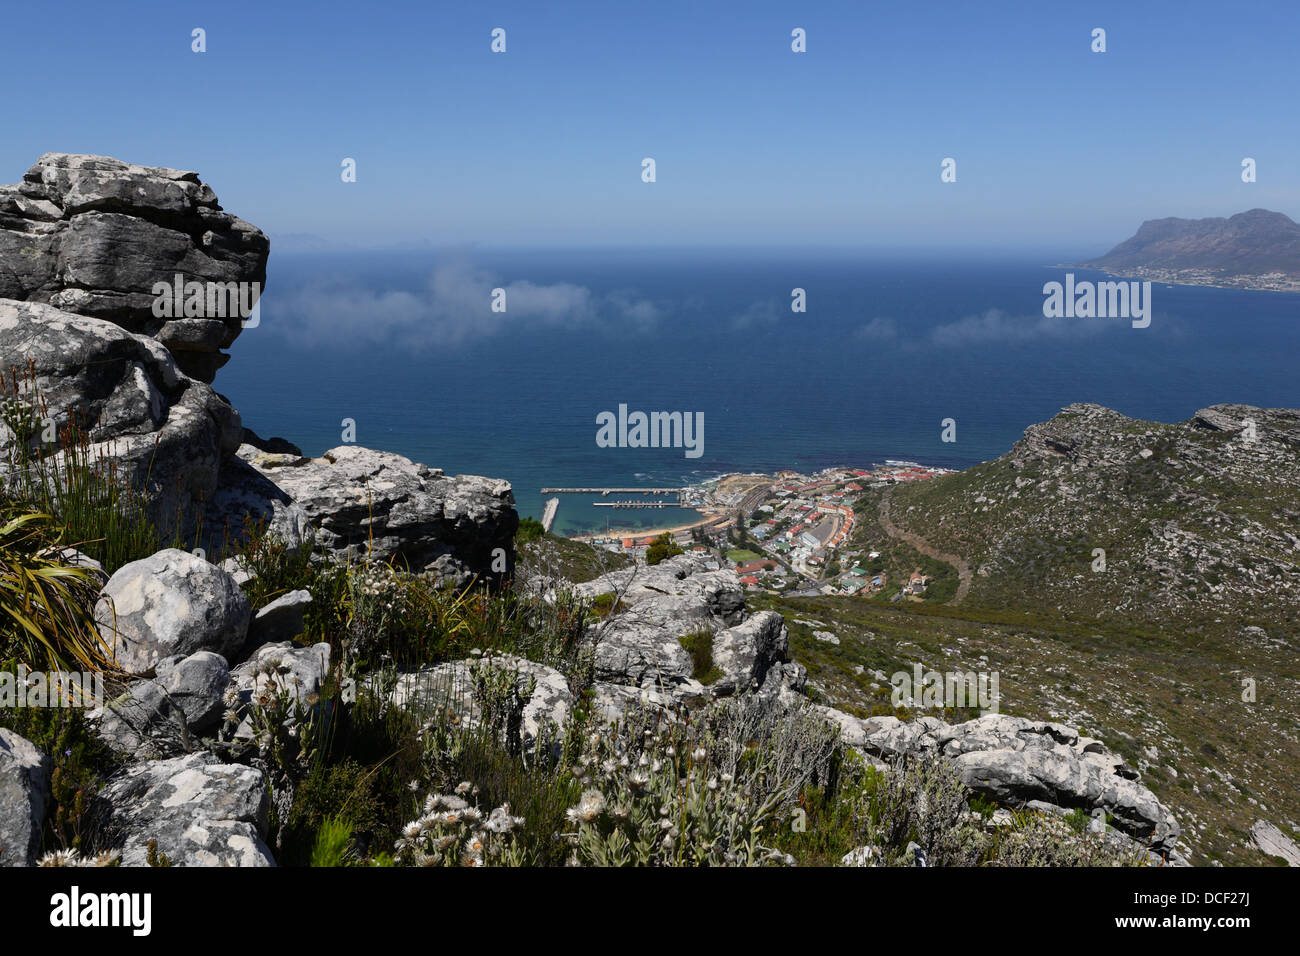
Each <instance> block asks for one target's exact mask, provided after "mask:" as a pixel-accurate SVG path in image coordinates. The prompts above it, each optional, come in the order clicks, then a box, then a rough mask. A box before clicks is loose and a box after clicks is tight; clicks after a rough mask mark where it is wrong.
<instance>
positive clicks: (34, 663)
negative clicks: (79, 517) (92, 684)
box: [0, 500, 115, 671]
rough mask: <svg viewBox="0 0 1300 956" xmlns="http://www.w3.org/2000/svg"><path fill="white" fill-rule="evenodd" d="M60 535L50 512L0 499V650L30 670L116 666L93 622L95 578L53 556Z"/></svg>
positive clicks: (5, 655) (0, 654) (96, 591)
mask: <svg viewBox="0 0 1300 956" xmlns="http://www.w3.org/2000/svg"><path fill="white" fill-rule="evenodd" d="M61 537H62V531H61V529H60V528H59V526H58V525H57V524H56V523H55V522H54V520H53V519H52V518H51V517H50V516H49V515H46V514H40V513H37V512H32V511H28V510H26V509H24V508H22V507H20V506H17V505H15V504H13V503H12V502H9V501H4V500H0V656H4V657H8V656H15V657H17V658H18V659H19V661H21V662H22V663H24V664H26V665H27V666H28V667H29V668H31V669H32V670H34V671H56V670H57V671H62V670H83V671H102V670H114V669H115V665H114V664H113V659H112V651H111V649H110V648H109V647H108V645H107V644H106V643H105V642H104V640H103V638H101V637H100V635H99V631H98V629H97V628H96V626H95V618H94V605H95V600H96V598H97V597H98V594H99V581H98V580H97V579H96V577H95V575H94V573H93V572H91V571H90V569H88V568H82V567H71V566H69V565H66V564H63V563H62V562H60V561H59V560H57V559H56V558H55V557H54V555H53V553H52V552H53V551H56V550H57V549H58V547H59V546H60V543H61ZM74 665H75V666H74Z"/></svg>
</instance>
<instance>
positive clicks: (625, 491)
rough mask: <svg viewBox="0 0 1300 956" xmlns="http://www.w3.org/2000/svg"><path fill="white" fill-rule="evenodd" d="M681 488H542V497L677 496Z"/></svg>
mask: <svg viewBox="0 0 1300 956" xmlns="http://www.w3.org/2000/svg"><path fill="white" fill-rule="evenodd" d="M681 492H682V489H681V488H543V489H542V494H544V495H601V496H607V495H679V494H681Z"/></svg>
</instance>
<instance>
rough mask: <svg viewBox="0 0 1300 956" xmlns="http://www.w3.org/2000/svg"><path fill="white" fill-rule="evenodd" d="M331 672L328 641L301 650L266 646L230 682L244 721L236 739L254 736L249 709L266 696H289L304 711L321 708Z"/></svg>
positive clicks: (289, 645)
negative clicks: (322, 697) (323, 688)
mask: <svg viewBox="0 0 1300 956" xmlns="http://www.w3.org/2000/svg"><path fill="white" fill-rule="evenodd" d="M329 671H330V646H329V644H328V643H327V642H321V643H320V644H314V645H312V646H311V647H299V646H297V645H296V644H294V643H293V642H291V641H281V642H279V643H275V644H263V645H262V646H261V647H259V648H257V649H256V650H255V651H253V653H252V655H251V656H250V657H249V658H248V660H246V661H244V663H242V664H240V665H239V666H238V667H236V668H235V669H234V670H232V671H231V672H230V683H231V686H232V687H233V688H234V690H235V693H236V695H237V698H238V699H237V703H236V705H235V707H234V708H233V709H234V710H235V712H236V713H238V714H239V715H240V717H241V718H242V719H241V720H240V723H239V726H238V727H237V728H236V730H235V736H236V737H238V738H240V739H248V738H251V737H252V736H253V723H252V720H251V719H250V717H249V715H248V708H249V706H250V705H252V704H255V703H257V702H258V701H259V699H261V698H263V697H264V696H265V695H279V694H288V695H289V696H290V697H292V699H293V700H294V701H295V702H296V703H297V704H298V705H300V706H302V707H303V708H305V709H308V710H310V709H313V708H316V707H318V706H319V705H320V703H321V701H320V691H321V685H323V684H324V683H325V678H326V677H327V676H328V675H329Z"/></svg>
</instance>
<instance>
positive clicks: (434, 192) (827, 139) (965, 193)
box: [0, 0, 1300, 254]
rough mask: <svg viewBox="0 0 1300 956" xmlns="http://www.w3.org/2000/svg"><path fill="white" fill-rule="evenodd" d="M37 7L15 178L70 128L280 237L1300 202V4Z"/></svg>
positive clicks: (702, 237) (1029, 234) (1101, 244)
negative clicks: (649, 173) (650, 179)
mask: <svg viewBox="0 0 1300 956" xmlns="http://www.w3.org/2000/svg"><path fill="white" fill-rule="evenodd" d="M40 21H41V22H40V23H36V22H33V23H32V24H30V25H29V26H28V27H26V28H24V29H22V30H21V31H20V36H21V42H17V40H15V42H12V43H10V44H7V45H6V54H5V59H6V65H7V70H6V73H7V76H8V78H9V95H8V96H7V97H6V105H7V107H8V113H7V116H6V124H5V125H6V134H5V136H4V137H3V138H0V181H3V182H16V181H17V180H18V179H19V178H20V176H21V175H22V173H23V171H24V170H25V169H26V168H27V167H28V166H29V165H30V164H31V163H32V162H33V161H34V160H35V159H36V157H37V156H38V155H39V154H40V153H42V152H45V151H52V150H53V151H67V152H94V153H103V154H108V155H113V156H117V157H119V158H122V159H126V160H129V161H132V162H138V163H143V164H147V165H164V166H172V167H178V168H186V169H195V170H197V171H199V173H200V174H201V175H202V176H203V177H204V179H205V180H207V181H208V182H209V183H210V184H211V185H212V186H213V188H214V189H215V190H216V191H217V194H218V196H219V197H220V198H221V201H222V204H223V206H225V208H227V209H230V210H232V211H234V212H236V213H238V214H239V215H241V216H243V217H244V218H246V219H248V220H250V221H252V222H254V223H256V224H257V225H258V226H260V227H262V228H263V229H265V230H266V231H267V232H268V233H269V234H271V236H272V239H273V241H275V240H277V239H281V240H282V241H283V243H284V245H283V246H282V248H288V247H289V246H290V245H291V244H292V242H293V239H292V237H293V236H294V235H295V234H307V235H311V236H316V237H321V238H323V239H325V240H327V241H328V242H330V243H332V244H336V245H364V246H376V247H382V246H386V245H391V244H398V243H425V242H427V243H431V244H435V245H447V244H472V243H482V244H488V245H541V244H547V245H551V244H560V245H594V244H622V245H682V244H685V243H700V244H719V245H725V244H754V243H757V244H764V245H771V246H787V245H793V246H799V245H865V246H881V245H901V246H916V247H928V246H945V247H981V248H1007V249H1013V248H1014V249H1028V248H1041V247H1048V248H1051V249H1052V250H1069V251H1074V250H1077V251H1078V252H1079V253H1081V254H1082V253H1087V252H1096V253H1100V252H1101V251H1104V250H1105V249H1106V248H1108V247H1109V246H1110V245H1112V244H1114V243H1115V242H1118V241H1119V240H1121V239H1123V238H1126V237H1127V236H1128V235H1130V234H1131V233H1132V232H1133V231H1134V230H1135V229H1136V227H1137V225H1138V224H1139V222H1140V221H1141V220H1143V219H1147V218H1154V217H1160V216H1169V215H1179V216H1188V217H1200V216H1211V215H1230V214H1232V213H1234V212H1239V211H1242V210H1244V209H1248V208H1252V207H1256V206H1263V207H1265V208H1270V209H1276V210H1280V211H1282V212H1285V213H1287V214H1288V215H1291V216H1292V217H1293V218H1300V117H1298V116H1297V103H1296V99H1295V96H1296V90H1297V88H1300V67H1298V66H1297V62H1296V54H1295V39H1296V36H1297V27H1298V26H1300V4H1297V3H1295V2H1293V0H1279V2H1273V3H1254V2H1220V3H1200V2H1188V0H1181V2H1143V3H1132V2H1124V3H1095V2H1090V3H1087V4H1067V3H1054V2H1044V0H1035V2H1024V3H1019V2H1006V3H1002V2H993V0H990V2H954V3H950V4H942V3H894V4H884V3H875V2H866V0H856V2H846V3H839V2H816V3H812V2H806V0H805V2H801V3H800V2H793V3H768V2H725V3H724V2H710V0H695V2H685V3H675V2H664V0H656V2H652V3H630V2H629V3H624V2H612V0H604V2H593V3H585V2H572V3H542V2H539V0H527V2H521V3H490V2H475V3H470V2H465V3H455V4H452V3H439V2H430V0H424V2H419V3H388V4H383V3H373V4H367V3H328V2H313V3H286V2H269V0H263V2H258V3H246V2H238V0H235V2H222V3H150V2H140V3H132V4H130V5H118V4H105V3H102V2H96V3H85V2H80V0H76V2H73V3H70V4H63V5H61V6H60V8H59V13H58V14H57V16H55V15H53V14H42V16H41V18H40ZM194 27H203V28H204V29H205V30H206V31H207V46H208V49H207V52H206V53H202V54H196V53H193V52H191V50H190V42H191V40H190V31H191V29H192V28H194ZM494 27H502V28H504V29H505V30H506V31H507V44H508V50H507V52H506V53H505V54H504V55H497V54H493V53H491V52H490V50H489V43H490V32H491V30H492V29H493V28H494ZM794 27H803V28H804V29H806V30H807V36H808V52H807V53H804V54H795V53H792V52H791V50H790V31H791V29H792V28H794ZM1094 27H1103V28H1105V29H1106V31H1107V45H1108V51H1107V52H1106V53H1104V54H1094V53H1092V52H1091V51H1090V49H1089V45H1090V33H1091V30H1092V29H1093V28H1094ZM646 156H651V157H654V158H655V160H656V163H657V173H658V181H657V182H656V183H654V184H646V183H643V182H642V181H641V176H640V172H641V165H640V164H641V160H642V158H643V157H646ZM948 156H951V157H954V158H955V159H956V160H957V164H958V165H957V172H958V181H957V182H956V183H954V184H944V183H941V182H940V179H939V171H940V161H941V160H942V159H943V158H944V157H948ZM1245 156H1250V157H1253V158H1254V159H1256V161H1257V162H1258V170H1259V181H1258V182H1256V183H1254V184H1251V185H1246V184H1243V183H1242V182H1241V181H1240V163H1241V160H1242V158H1243V157H1245ZM344 157H353V158H355V159H356V160H357V164H358V167H357V168H358V181H357V182H356V183H348V184H345V183H342V182H341V181H340V176H339V172H340V162H341V160H342V159H343V158H344Z"/></svg>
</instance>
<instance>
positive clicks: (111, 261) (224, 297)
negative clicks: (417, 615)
mask: <svg viewBox="0 0 1300 956" xmlns="http://www.w3.org/2000/svg"><path fill="white" fill-rule="evenodd" d="M268 252H269V243H268V241H267V238H266V236H265V235H263V233H262V232H261V231H260V230H258V229H256V228H255V227H254V226H252V225H250V224H248V223H247V222H244V221H243V220H242V219H239V218H238V217H236V216H233V215H231V214H229V213H226V212H223V211H222V209H221V206H220V205H219V204H218V203H217V200H216V196H215V195H214V194H213V192H212V190H211V189H210V188H209V187H208V186H207V185H206V184H204V183H203V182H202V181H201V180H200V179H199V177H198V176H197V174H195V173H193V172H185V171H178V170H174V169H166V168H160V167H147V166H138V165H133V164H130V163H124V162H122V161H120V160H116V159H110V158H107V157H103V156H83V155H69V154H64V153H47V154H46V155H44V156H42V157H41V158H40V159H39V160H38V161H37V162H36V164H35V165H34V166H32V168H31V169H29V170H28V171H27V174H26V176H25V177H24V178H23V181H22V182H21V183H19V184H18V185H16V186H3V187H0V371H3V372H5V373H8V372H9V370H10V369H14V368H17V369H20V370H29V372H30V374H29V375H28V376H27V379H28V380H27V381H25V382H24V383H22V386H21V388H20V391H21V393H22V394H21V395H20V396H19V397H20V398H21V399H26V400H29V401H28V406H29V407H28V409H27V410H26V412H24V413H22V414H23V415H24V417H25V418H26V419H27V420H26V421H25V425H26V426H28V428H27V430H28V431H29V432H30V435H28V436H23V440H25V441H28V442H29V443H30V444H31V446H32V448H31V450H35V447H36V445H37V444H41V445H43V446H44V447H43V448H42V451H43V453H48V452H49V447H48V446H49V442H50V441H51V439H53V438H54V436H52V435H50V434H49V431H50V429H49V428H48V427H47V424H48V425H52V426H53V428H54V431H56V432H58V431H59V430H61V429H62V428H63V427H64V426H65V425H67V424H68V422H69V421H70V420H74V421H75V422H76V423H77V424H78V425H79V426H80V427H81V428H82V429H84V430H85V431H86V432H87V433H88V435H89V438H90V440H91V442H93V443H94V445H93V446H92V448H91V449H90V457H91V458H92V459H94V460H95V461H97V462H100V463H108V464H111V465H112V466H113V467H115V468H116V469H117V472H118V475H119V477H121V478H122V479H124V480H125V481H128V482H130V483H131V484H133V485H134V486H135V487H136V488H139V489H142V490H143V491H144V492H145V494H146V498H147V501H148V504H149V507H150V510H151V517H152V518H153V519H154V521H155V522H156V523H157V524H159V525H160V526H161V527H162V528H163V530H164V531H172V530H176V531H179V532H180V533H181V534H182V535H183V536H184V537H185V538H186V540H187V541H191V539H198V540H192V543H193V544H195V545H197V546H200V547H203V548H205V550H207V551H215V550H217V549H218V548H220V547H221V546H222V545H223V544H225V543H226V542H227V541H229V540H232V539H234V540H237V539H238V538H240V537H241V536H242V535H243V532H244V529H245V527H246V523H247V522H250V521H251V522H252V524H253V525H255V526H256V525H261V526H263V527H265V528H266V529H267V530H268V531H270V532H271V533H273V534H274V535H276V536H277V537H279V538H281V539H282V540H284V541H285V542H286V543H287V544H289V546H290V547H291V548H294V549H298V548H301V547H304V546H306V545H308V544H309V543H313V542H314V543H315V544H316V545H317V546H319V547H321V548H322V549H324V550H325V551H328V552H335V553H343V552H348V551H369V553H370V554H371V555H372V556H373V557H375V558H376V559H380V560H387V559H390V558H399V559H401V560H402V561H403V562H405V563H406V564H407V565H408V566H410V567H411V568H412V569H413V570H419V571H429V572H432V573H434V574H436V575H438V576H440V577H441V578H442V579H444V580H445V581H447V582H449V583H456V584H467V583H469V582H470V581H472V580H475V579H477V580H488V579H491V580H494V581H496V580H501V579H503V578H505V577H507V576H509V575H510V574H511V573H512V572H513V563H514V546H513V539H514V532H515V529H516V527H517V525H518V516H517V514H516V513H515V511H514V507H513V506H514V498H513V496H512V495H511V493H510V486H509V484H508V483H506V482H503V481H497V480H493V479H488V478H478V477H469V476H457V477H454V478H453V477H448V476H445V475H444V474H443V473H442V472H441V471H439V470H437V469H432V468H427V467H426V466H424V465H421V464H417V463H415V462H412V461H410V460H408V459H406V458H402V457H401V456H400V455H392V454H388V453H386V452H379V451H371V450H369V449H364V448H358V447H356V446H344V447H342V448H336V449H334V450H332V451H330V452H327V453H326V454H325V455H324V456H322V457H321V458H316V459H310V458H304V457H303V456H302V455H301V453H300V451H299V449H298V448H297V446H295V445H293V444H292V443H291V442H288V441H286V440H285V439H282V438H272V439H261V438H259V437H258V436H257V435H256V434H255V433H253V432H251V431H249V430H248V429H246V428H244V427H243V423H242V421H241V419H240V416H239V414H238V412H236V411H235V410H234V409H233V408H232V407H231V406H230V404H229V403H228V402H227V401H226V400H225V399H224V398H222V397H221V396H220V395H218V394H217V393H216V392H214V391H213V390H212V388H211V387H210V383H211V381H212V379H213V376H214V375H215V373H216V371H217V369H219V368H220V367H221V366H222V365H223V364H224V363H225V362H226V360H227V358H228V356H227V355H226V354H225V353H224V352H222V349H225V348H227V347H228V346H229V345H230V344H231V343H232V342H233V341H234V340H235V337H236V336H237V335H239V334H240V331H241V329H242V328H243V327H244V326H245V325H246V324H248V325H250V326H251V323H250V322H247V321H246V319H245V317H244V315H242V314H241V313H240V312H238V311H232V310H231V308H230V306H231V301H230V298H229V296H230V292H231V291H232V290H234V291H235V292H237V293H240V294H241V295H242V294H243V293H244V292H247V293H248V295H247V296H244V297H243V298H241V299H240V301H239V303H237V304H238V305H239V306H240V309H241V310H242V309H243V307H244V306H245V305H251V304H252V302H253V297H254V294H260V290H261V286H262V285H263V284H264V282H265V279H266V262H267V256H268ZM177 277H179V279H178V278H177ZM163 285H167V286H169V288H170V289H171V290H172V291H173V292H176V293H178V296H177V295H173V296H172V297H170V298H168V299H166V301H168V302H170V303H171V314H162V313H164V312H165V311H166V310H164V309H162V308H161V307H159V308H156V307H155V306H161V303H162V302H163V301H164V297H165V295H164V293H163V291H162V288H163ZM156 287H157V288H156ZM178 297H179V299H180V300H181V302H180V303H179V306H180V308H181V311H179V312H177V311H176V309H177V307H178V303H177V302H176V301H175V300H176V298H178ZM29 362H30V363H32V364H31V365H30V369H29ZM20 411H21V410H20ZM47 418H48V420H49V421H48V422H47V421H46V419H47ZM11 440H17V439H12V438H10V437H5V438H0V441H6V442H7V441H11ZM3 450H4V448H3V447H0V451H3ZM237 450H238V451H239V452H240V454H238V455H237V454H236V451H237ZM3 458H4V456H3V455H0V460H3ZM372 535H373V536H372Z"/></svg>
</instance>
